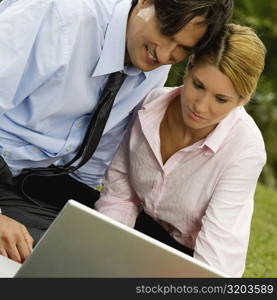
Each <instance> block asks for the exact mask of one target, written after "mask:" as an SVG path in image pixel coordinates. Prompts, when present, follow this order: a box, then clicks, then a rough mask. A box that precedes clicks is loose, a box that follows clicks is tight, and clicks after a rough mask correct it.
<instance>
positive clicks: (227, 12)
mask: <svg viewBox="0 0 277 300" xmlns="http://www.w3.org/2000/svg"><path fill="white" fill-rule="evenodd" d="M151 2H152V3H153V4H154V7H155V11H156V17H157V19H158V21H159V22H160V26H161V33H162V34H164V35H168V36H170V35H173V34H175V33H177V32H178V31H179V30H181V29H182V28H183V27H184V26H185V25H186V24H187V23H189V22H190V21H191V20H192V19H193V18H194V17H196V16H203V17H205V23H206V24H207V25H208V29H207V32H206V34H205V35H204V36H203V38H202V39H201V40H200V41H199V42H198V44H197V45H196V47H195V51H199V50H202V49H203V48H206V47H209V45H210V44H211V43H212V42H213V40H214V39H215V38H216V37H217V35H218V34H219V32H220V31H221V29H222V27H223V26H224V24H225V23H226V22H228V20H229V19H230V18H231V16H232V12H233V0H151ZM137 3H138V0H132V8H133V7H134V6H135V5H136V4H137Z"/></svg>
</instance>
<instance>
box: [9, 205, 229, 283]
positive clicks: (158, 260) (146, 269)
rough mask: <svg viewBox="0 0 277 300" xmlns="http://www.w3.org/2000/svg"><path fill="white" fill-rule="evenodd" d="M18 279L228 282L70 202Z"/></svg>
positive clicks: (157, 244)
mask: <svg viewBox="0 0 277 300" xmlns="http://www.w3.org/2000/svg"><path fill="white" fill-rule="evenodd" d="M15 277H98V278H103V277H124V278H129V277H137V278H138V277H167V278H169V277H176V278H177V277H181V278H183V277H188V278H189V277H227V276H226V275H225V274H223V273H221V272H219V271H217V270H215V269H213V268H212V267H210V266H208V265H206V264H204V263H202V262H200V261H198V260H196V259H194V258H192V257H190V256H188V255H186V254H184V253H182V252H180V251H178V250H176V249H174V248H172V247H170V246H167V245H165V244H163V243H161V242H159V241H157V240H155V239H153V238H151V237H149V236H147V235H145V234H143V233H141V232H139V231H137V230H135V229H133V228H130V227H128V226H125V225H123V224H121V223H119V222H117V221H115V220H113V219H111V218H109V217H106V216H104V215H102V214H101V213H99V212H97V211H95V210H93V209H91V208H88V207H87V206H84V205H82V204H80V203H78V202H76V201H74V200H69V201H68V202H67V204H66V205H65V206H64V208H63V209H62V211H61V212H60V213H59V215H58V216H57V218H56V219H55V221H54V222H53V223H52V224H51V226H50V227H49V228H48V230H47V231H46V233H45V234H44V235H43V237H42V238H41V240H40V241H39V242H38V244H37V245H36V247H35V248H34V250H33V252H32V254H31V255H30V256H29V258H28V259H27V260H26V262H25V263H23V264H22V266H21V268H20V269H19V270H18V272H17V273H16V275H15Z"/></svg>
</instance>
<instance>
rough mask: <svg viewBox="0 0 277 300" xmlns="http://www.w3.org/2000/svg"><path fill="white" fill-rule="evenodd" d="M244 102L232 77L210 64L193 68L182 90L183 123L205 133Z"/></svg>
mask: <svg viewBox="0 0 277 300" xmlns="http://www.w3.org/2000/svg"><path fill="white" fill-rule="evenodd" d="M245 103H246V100H244V99H241V98H240V96H239V95H238V93H237V92H236V90H235V88H234V86H233V84H232V82H231V80H230V79H229V78H228V77H227V76H226V75H224V74H223V73H221V72H220V71H219V69H218V68H216V67H215V66H212V65H201V66H197V67H193V68H192V69H191V70H190V71H189V72H188V74H187V76H186V78H185V81H184V87H183V88H182V91H181V110H182V116H183V120H184V123H185V126H186V127H187V128H190V129H192V130H201V131H203V134H208V133H209V132H210V131H212V130H213V129H214V128H215V126H216V125H217V124H218V123H219V122H220V121H221V120H222V119H224V118H225V117H226V116H227V115H228V114H229V113H230V112H231V111H232V110H233V109H234V108H236V107H237V106H239V105H243V104H245Z"/></svg>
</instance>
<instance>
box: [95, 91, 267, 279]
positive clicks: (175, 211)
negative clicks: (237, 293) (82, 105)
mask: <svg viewBox="0 0 277 300" xmlns="http://www.w3.org/2000/svg"><path fill="white" fill-rule="evenodd" d="M179 93H180V88H161V89H156V90H153V91H152V92H151V93H149V94H148V96H147V97H146V98H145V100H144V103H143V105H142V107H141V108H140V109H139V110H138V111H137V112H136V114H135V116H134V121H133V124H132V126H130V127H129V129H128V131H127V133H126V135H125V138H124V140H123V142H122V144H121V145H120V147H119V149H118V151H117V153H116V155H115V157H114V159H113V161H112V163H111V165H110V167H109V169H108V171H107V173H106V178H105V182H104V189H103V191H102V193H101V197H100V199H99V201H98V202H97V203H96V209H97V210H98V211H100V212H101V213H103V214H105V215H107V216H110V217H111V218H113V219H116V220H118V221H119V222H122V223H124V224H126V225H129V226H134V224H135V221H136V218H137V216H138V213H139V209H140V206H142V207H143V208H144V210H145V212H146V213H147V214H149V215H150V216H152V217H153V218H154V219H155V220H156V221H157V222H158V223H159V224H161V225H162V226H163V227H164V228H165V229H166V230H167V231H168V232H169V233H170V235H171V236H172V237H173V238H174V239H176V240H177V241H178V242H180V243H181V244H183V245H185V246H187V247H189V248H192V249H194V257H195V258H196V259H199V260H201V261H203V262H205V263H207V264H209V265H211V266H213V267H214V268H216V269H218V270H220V271H222V272H224V273H226V274H228V275H230V276H232V277H240V276H242V274H243V271H244V267H245V260H246V254H247V248H248V241H249V234H250V225H251V217H252V213H253V197H254V193H255V188H256V184H257V180H258V177H259V175H260V172H261V170H262V168H263V166H264V164H265V161H266V152H265V147H264V142H263V138H262V135H261V133H260V131H259V129H258V127H257V126H256V124H255V122H254V121H253V119H252V118H251V117H250V116H249V115H248V114H247V113H246V111H245V109H244V108H243V107H238V108H236V109H235V110H233V111H232V112H231V113H230V114H229V115H228V116H227V117H226V118H225V119H224V120H222V121H221V122H220V123H219V124H218V126H217V127H216V128H215V129H214V130H213V131H212V132H211V133H210V134H209V135H208V136H207V137H206V138H204V139H202V140H200V141H198V142H196V143H195V144H193V145H191V146H188V147H185V148H183V149H181V150H179V151H178V152H176V153H175V154H174V155H172V156H171V157H170V158H169V159H168V160H167V161H166V163H165V164H163V162H162V157H161V152H160V137H159V127H160V123H161V121H162V119H163V116H164V113H165V111H166V108H167V106H168V104H169V102H170V101H171V100H172V99H174V98H175V97H176V95H177V94H179Z"/></svg>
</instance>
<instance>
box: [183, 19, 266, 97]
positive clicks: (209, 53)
mask: <svg viewBox="0 0 277 300" xmlns="http://www.w3.org/2000/svg"><path fill="white" fill-rule="evenodd" d="M265 55H266V48H265V46H264V44H263V42H262V41H261V40H260V38H259V37H258V36H257V34H256V33H255V32H254V30H253V29H252V28H250V27H247V26H241V25H237V24H227V25H225V27H224V29H223V31H222V34H221V36H220V37H219V39H218V40H217V42H216V43H215V44H214V45H213V47H211V48H210V49H209V50H206V51H203V52H202V53H195V54H193V55H192V56H191V57H190V59H189V63H188V70H189V69H191V68H193V67H195V66H199V65H200V64H201V65H202V64H210V65H214V66H216V67H217V68H218V69H219V70H220V71H221V72H222V73H223V74H225V75H226V76H227V77H228V78H229V79H230V80H231V81H232V83H233V85H234V88H235V89H236V91H237V93H238V94H239V95H240V96H241V97H242V98H246V97H251V95H252V94H253V93H254V92H255V90H256V87H257V83H258V80H259V77H260V75H261V73H262V71H263V69H264V61H265Z"/></svg>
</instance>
